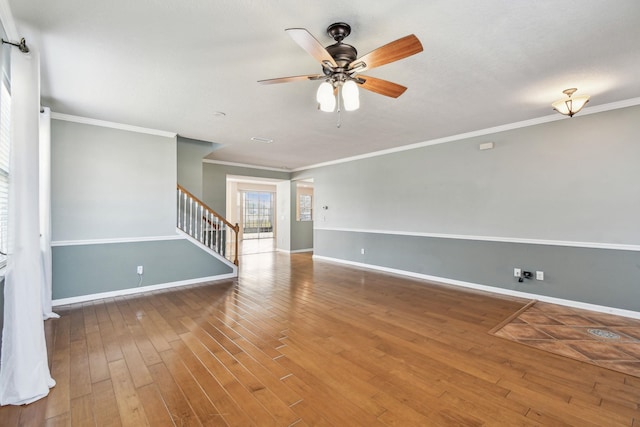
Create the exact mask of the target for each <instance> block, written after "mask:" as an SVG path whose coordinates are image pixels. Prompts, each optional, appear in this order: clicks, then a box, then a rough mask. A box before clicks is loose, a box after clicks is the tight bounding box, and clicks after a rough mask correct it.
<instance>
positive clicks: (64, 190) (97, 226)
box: [51, 120, 176, 241]
mask: <svg viewBox="0 0 640 427" xmlns="http://www.w3.org/2000/svg"><path fill="white" fill-rule="evenodd" d="M51 163H52V166H51V193H52V197H51V221H52V240H53V241H61V240H87V239H108V238H123V237H150V236H167V235H175V217H176V202H175V200H176V193H175V191H176V190H175V186H176V140H175V137H174V138H167V137H163V136H156V135H149V134H143V133H137V132H129V131H125V130H119V129H112V128H106V127H100V126H93V125H89V124H81V123H74V122H68V121H61V120H52V121H51Z"/></svg>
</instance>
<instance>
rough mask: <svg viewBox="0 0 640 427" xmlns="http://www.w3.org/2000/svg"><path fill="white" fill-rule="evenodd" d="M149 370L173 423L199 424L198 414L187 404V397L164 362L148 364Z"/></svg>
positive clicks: (183, 424)
mask: <svg viewBox="0 0 640 427" xmlns="http://www.w3.org/2000/svg"><path fill="white" fill-rule="evenodd" d="M149 371H150V372H151V376H152V377H153V380H154V384H156V385H157V387H158V390H159V391H160V394H161V396H162V400H163V401H164V403H165V405H166V407H167V408H168V409H169V414H170V415H171V418H172V419H173V423H174V424H175V425H177V426H184V427H187V426H201V425H202V423H201V422H200V421H199V420H198V416H197V415H196V414H195V412H194V411H193V409H192V408H191V406H189V402H188V401H187V398H186V397H185V396H184V394H183V393H182V390H181V389H180V387H179V386H178V385H177V384H176V382H175V381H174V379H173V377H172V376H171V372H169V370H168V369H167V367H166V366H165V364H164V363H157V364H155V365H153V366H150V367H149Z"/></svg>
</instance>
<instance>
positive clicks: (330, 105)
mask: <svg viewBox="0 0 640 427" xmlns="http://www.w3.org/2000/svg"><path fill="white" fill-rule="evenodd" d="M334 87H335V89H334ZM334 92H336V95H334ZM340 97H342V105H343V106H344V109H345V110H346V111H355V110H357V109H358V108H360V92H359V90H358V85H357V84H356V82H355V81H354V80H347V81H345V82H343V81H335V80H332V79H330V80H327V81H324V82H322V83H320V86H318V91H317V92H316V101H318V104H319V106H320V110H321V111H325V112H327V113H332V112H334V111H336V105H337V106H338V112H340Z"/></svg>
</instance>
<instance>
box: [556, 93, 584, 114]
mask: <svg viewBox="0 0 640 427" xmlns="http://www.w3.org/2000/svg"><path fill="white" fill-rule="evenodd" d="M577 90H578V89H576V88H575V87H574V88H571V89H565V90H563V91H562V93H564V94H565V95H567V98H563V99H559V100H557V101H556V102H554V103H553V104H551V106H552V107H553V108H554V110H556V111H557V112H558V113H560V114H564V115H565V116H569V117H573V115H574V114H576V113H577V112H579V111H580V110H582V107H584V106H585V104H586V103H587V102H589V95H580V96H574V97H572V95H573V94H574V93H575V91H577Z"/></svg>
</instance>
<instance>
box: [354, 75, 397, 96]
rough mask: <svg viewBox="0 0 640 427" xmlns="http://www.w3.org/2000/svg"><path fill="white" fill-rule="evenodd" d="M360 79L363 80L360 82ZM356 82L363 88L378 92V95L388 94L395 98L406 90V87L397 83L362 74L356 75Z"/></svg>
mask: <svg viewBox="0 0 640 427" xmlns="http://www.w3.org/2000/svg"><path fill="white" fill-rule="evenodd" d="M361 80H364V82H363V83H360V81H361ZM356 82H358V83H360V86H361V87H362V88H363V89H367V90H370V91H371V92H375V93H379V94H380V95H384V96H390V97H391V98H397V97H399V96H400V95H402V94H403V93H404V91H405V90H407V88H406V87H404V86H402V85H399V84H397V83H393V82H390V81H388V80H382V79H377V78H375V77H369V76H363V75H358V77H357V78H356Z"/></svg>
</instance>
